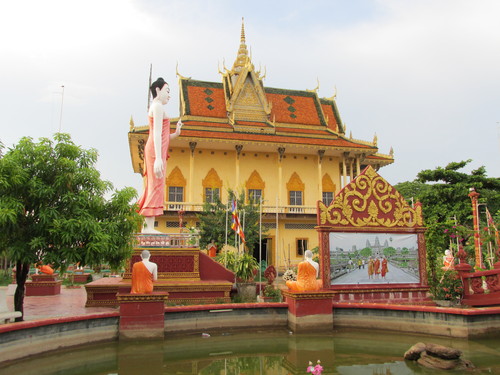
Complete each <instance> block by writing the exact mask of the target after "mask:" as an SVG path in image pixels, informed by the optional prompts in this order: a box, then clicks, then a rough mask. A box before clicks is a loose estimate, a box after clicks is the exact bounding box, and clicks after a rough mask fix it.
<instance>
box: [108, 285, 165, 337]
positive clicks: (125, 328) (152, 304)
mask: <svg viewBox="0 0 500 375" xmlns="http://www.w3.org/2000/svg"><path fill="white" fill-rule="evenodd" d="M167 298H168V293H165V292H153V293H151V294H130V293H122V294H118V295H117V299H118V303H119V304H120V340H122V339H125V340H127V339H145V338H148V339H150V338H158V339H163V337H164V334H165V301H166V300H167Z"/></svg>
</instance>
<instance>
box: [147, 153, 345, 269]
mask: <svg viewBox="0 0 500 375" xmlns="http://www.w3.org/2000/svg"><path fill="white" fill-rule="evenodd" d="M229 147H234V146H232V145H228V150H210V149H201V148H197V149H195V152H194V159H193V170H192V172H190V158H191V150H190V149H189V148H176V147H172V148H171V149H170V158H169V160H168V163H167V170H166V176H167V178H168V176H169V175H170V174H171V173H172V171H173V170H174V169H175V168H176V167H178V168H179V170H180V172H181V173H182V176H183V178H184V179H185V180H186V185H185V192H184V202H187V203H192V204H196V205H197V206H198V208H200V206H201V205H202V204H203V200H204V187H203V180H204V179H205V178H206V177H207V174H208V173H209V171H210V170H211V169H212V168H213V169H214V170H215V171H216V172H217V175H218V177H219V178H220V180H221V181H222V187H221V190H220V193H221V199H222V201H223V202H226V201H227V199H228V195H227V189H228V188H229V189H233V190H237V191H238V192H239V191H242V190H244V191H245V192H246V190H247V188H246V184H247V181H248V180H249V178H250V176H251V174H252V173H253V172H254V171H257V172H258V173H259V175H260V178H261V179H262V181H263V182H264V184H265V187H264V190H263V199H264V206H268V208H270V209H271V210H272V211H273V212H274V211H275V210H274V207H276V197H277V196H278V195H279V196H280V197H281V200H280V202H279V206H288V205H289V197H288V189H287V183H288V182H290V179H291V177H292V175H293V174H294V173H296V174H297V175H298V176H299V177H300V181H302V183H303V184H304V190H303V193H304V195H303V205H304V206H306V207H310V211H308V212H309V213H308V214H307V215H304V216H302V217H299V218H290V217H284V216H280V218H279V220H278V231H276V229H275V228H270V229H268V230H267V235H266V236H264V238H271V239H272V240H271V241H270V242H269V245H270V254H271V256H272V261H271V262H272V263H273V264H274V265H275V266H276V267H277V268H278V269H279V270H280V271H283V270H284V269H285V265H286V263H287V262H290V263H291V264H292V265H296V264H298V263H299V262H300V261H301V260H302V259H303V256H302V255H298V254H297V245H296V241H297V239H299V238H300V239H307V242H308V245H307V247H308V248H309V249H312V248H314V247H316V246H318V234H317V232H316V230H315V229H312V227H313V225H314V224H315V222H316V215H315V213H313V212H315V211H311V208H312V207H315V206H316V203H317V201H318V200H321V198H322V197H321V190H320V186H321V184H322V180H321V179H322V177H323V175H324V174H325V173H328V174H329V176H330V177H331V179H332V181H333V183H334V184H335V188H336V192H338V190H339V186H340V172H341V171H340V169H339V162H340V160H339V159H338V158H335V157H325V158H324V159H323V162H322V164H321V173H320V170H319V167H318V156H317V155H305V154H285V156H286V158H283V159H282V162H281V168H282V181H281V190H279V178H278V176H279V172H278V171H279V161H278V159H279V156H278V153H277V152H276V151H273V152H250V151H245V150H243V151H242V152H241V153H240V158H239V161H237V156H236V151H235V150H231V149H230V148H229ZM330 159H331V160H330ZM237 164H239V180H238V181H236V173H237ZM190 173H192V180H191V179H190ZM167 186H168V184H167ZM165 195H166V196H165V201H168V189H166V193H165ZM189 197H191V199H189ZM167 209H168V206H167ZM280 210H282V208H280ZM187 211H189V209H187ZM281 212H284V211H283V210H282V211H281ZM274 215H275V213H268V214H267V215H266V216H265V219H264V223H265V222H267V223H273V224H274V223H275V222H276V221H275V219H274ZM156 220H157V221H158V226H157V229H158V230H160V231H162V232H166V233H178V232H179V228H178V226H174V224H173V222H176V221H177V222H178V217H177V215H175V214H173V215H172V214H170V215H169V216H168V218H166V217H158V218H157V219H156ZM184 221H185V223H186V224H187V226H190V227H191V226H195V224H196V222H197V221H198V220H197V218H196V217H195V215H187V216H186V217H185V219H184ZM167 222H168V225H167ZM290 223H291V224H304V225H308V226H309V228H308V229H289V228H286V226H287V225H288V224H290ZM276 232H278V233H276ZM276 234H278V236H276Z"/></svg>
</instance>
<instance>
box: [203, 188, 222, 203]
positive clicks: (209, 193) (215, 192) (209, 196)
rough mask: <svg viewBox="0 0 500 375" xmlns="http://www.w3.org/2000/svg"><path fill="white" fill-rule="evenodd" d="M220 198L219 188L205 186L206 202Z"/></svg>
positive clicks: (212, 201) (213, 201)
mask: <svg viewBox="0 0 500 375" xmlns="http://www.w3.org/2000/svg"><path fill="white" fill-rule="evenodd" d="M219 198H220V190H219V188H205V202H207V203H215V201H216V200H217V199H219Z"/></svg>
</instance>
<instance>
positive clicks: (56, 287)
mask: <svg viewBox="0 0 500 375" xmlns="http://www.w3.org/2000/svg"><path fill="white" fill-rule="evenodd" d="M61 284H62V281H61V280H57V275H55V274H54V275H45V274H42V275H32V276H31V281H27V282H26V284H25V286H26V292H25V293H26V294H25V295H26V296H27V297H29V296H54V295H57V294H61Z"/></svg>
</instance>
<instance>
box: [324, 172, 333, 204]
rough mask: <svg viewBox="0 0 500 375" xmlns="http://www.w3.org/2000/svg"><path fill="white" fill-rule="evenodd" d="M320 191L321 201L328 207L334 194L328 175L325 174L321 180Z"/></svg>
mask: <svg viewBox="0 0 500 375" xmlns="http://www.w3.org/2000/svg"><path fill="white" fill-rule="evenodd" d="M321 190H322V191H323V196H322V197H321V198H322V201H323V203H324V204H325V205H327V206H329V205H330V203H332V201H333V196H334V194H335V184H334V183H333V181H332V179H331V177H330V175H329V174H328V173H325V175H324V176H323V179H322V180H321Z"/></svg>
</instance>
